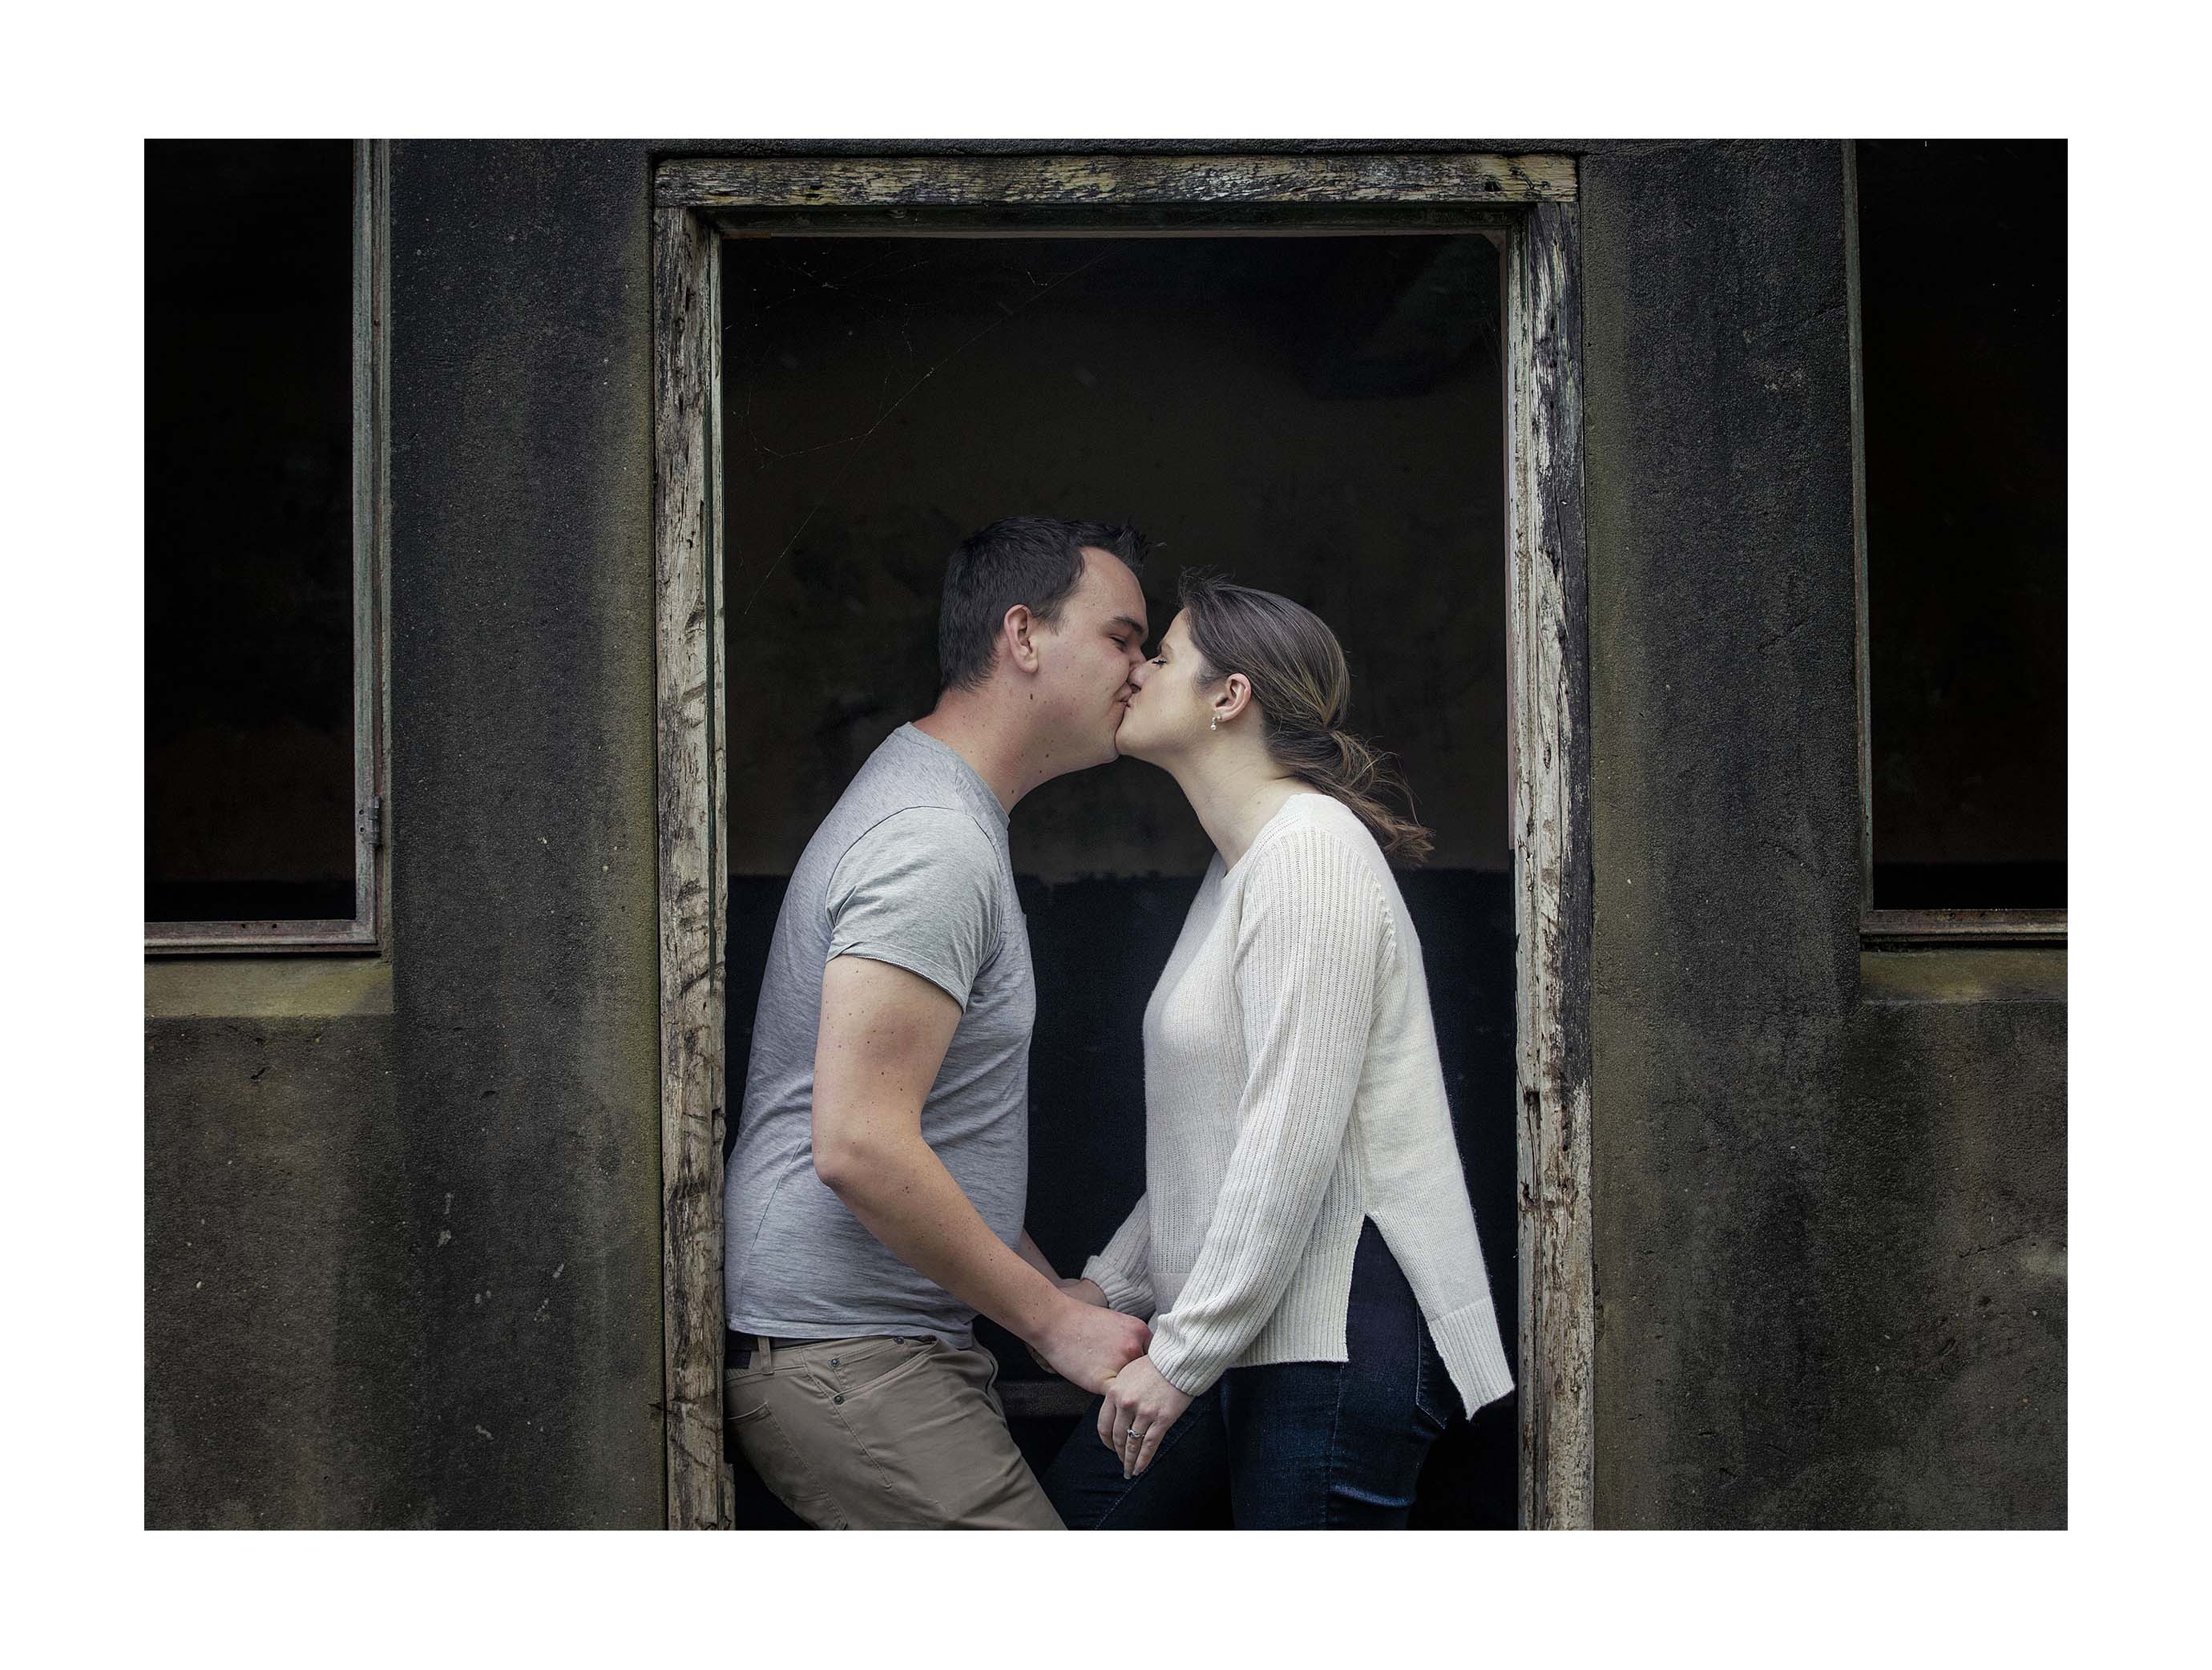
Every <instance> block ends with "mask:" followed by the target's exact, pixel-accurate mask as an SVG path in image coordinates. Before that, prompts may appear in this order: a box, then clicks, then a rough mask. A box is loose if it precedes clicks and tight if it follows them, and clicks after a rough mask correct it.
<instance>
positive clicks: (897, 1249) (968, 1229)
mask: <svg viewBox="0 0 2212 1670" xmlns="http://www.w3.org/2000/svg"><path fill="white" fill-rule="evenodd" d="M830 1187H831V1188H832V1189H833V1190H835V1191H836V1195H837V1198H838V1199H841V1200H842V1201H843V1202H844V1203H845V1205H846V1206H847V1208H848V1210H849V1211H850V1212H852V1214H853V1216H854V1217H855V1218H859V1219H860V1223H861V1224H862V1225H863V1226H864V1227H865V1228H866V1230H867V1231H868V1233H869V1234H871V1235H872V1236H875V1238H876V1239H877V1240H878V1241H880V1242H883V1243H884V1246H886V1247H888V1248H890V1250H891V1251H892V1252H893V1253H895V1254H897V1255H898V1257H899V1259H900V1260H902V1262H903V1263H905V1264H907V1265H908V1266H911V1267H912V1268H913V1269H915V1270H916V1271H919V1272H921V1274H922V1275H924V1276H927V1278H929V1279H930V1280H931V1281H933V1282H935V1283H936V1284H938V1285H939V1287H941V1288H943V1289H944V1290H945V1291H946V1292H948V1293H950V1294H951V1295H952V1296H953V1297H955V1298H957V1299H958V1300H960V1301H961V1303H963V1304H968V1305H972V1306H973V1307H975V1309H977V1310H979V1311H981V1313H982V1314H983V1315H986V1316H987V1317H989V1318H990V1319H991V1320H992V1321H994V1322H996V1323H997V1324H998V1325H999V1326H1000V1327H1002V1328H1005V1329H1006V1331H1007V1332H1008V1333H1012V1334H1013V1335H1015V1336H1016V1337H1017V1338H1018V1339H1024V1340H1026V1341H1029V1342H1030V1343H1032V1344H1034V1343H1036V1342H1037V1341H1039V1340H1041V1339H1043V1337H1044V1335H1045V1333H1046V1332H1047V1330H1048V1328H1049V1327H1051V1325H1052V1322H1053V1321H1054V1318H1055V1317H1056V1316H1057V1315H1059V1314H1060V1311H1061V1309H1063V1308H1064V1307H1066V1306H1067V1305H1069V1304H1072V1303H1074V1301H1073V1300H1071V1299H1070V1298H1069V1297H1067V1296H1066V1294H1064V1293H1062V1292H1061V1291H1060V1288H1059V1287H1058V1286H1057V1285H1056V1284H1055V1283H1054V1280H1053V1278H1051V1277H1050V1276H1049V1275H1048V1273H1047V1271H1048V1269H1049V1266H1045V1268H1044V1269H1039V1268H1037V1267H1036V1266H1033V1265H1032V1264H1031V1263H1030V1260H1028V1259H1026V1258H1025V1257H1024V1256H1023V1254H1019V1253H1017V1252H1016V1251H1014V1250H1013V1249H1012V1248H1010V1247H1008V1246H1007V1245H1006V1242H1003V1241H1001V1240H1000V1239H999V1237H998V1236H995V1235H994V1234H993V1233H992V1232H991V1227H990V1225H989V1224H986V1223H984V1221H983V1216H982V1214H981V1212H977V1211H976V1210H975V1205H974V1204H973V1203H972V1202H970V1201H969V1199H968V1197H967V1196H966V1195H965V1194H963V1193H961V1191H960V1185H959V1184H957V1182H955V1181H953V1180H952V1174H951V1172H949V1171H947V1170H946V1169H945V1163H944V1162H943V1161H942V1160H940V1159H939V1158H938V1157H937V1156H936V1155H935V1154H933V1152H931V1151H930V1147H929V1145H928V1144H927V1143H926V1142H924V1141H923V1140H922V1139H921V1138H920V1137H919V1136H916V1137H913V1138H905V1137H885V1138H884V1139H881V1140H879V1141H877V1142H873V1143H871V1144H869V1145H868V1146H867V1148H866V1150H865V1151H863V1152H860V1153H858V1154H855V1155H853V1156H851V1157H849V1158H848V1160H847V1161H846V1162H844V1163H842V1164H841V1166H840V1167H839V1169H838V1173H837V1175H836V1178H835V1179H834V1181H831V1182H830ZM1026 1239H1027V1236H1026V1234H1025V1235H1024V1240H1026ZM1030 1244H1031V1245H1032V1246H1033V1245H1034V1244H1035V1243H1034V1242H1032V1243H1030ZM1038 1257H1039V1258H1042V1257H1043V1254H1042V1253H1040V1254H1038Z"/></svg>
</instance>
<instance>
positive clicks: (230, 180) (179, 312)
mask: <svg viewBox="0 0 2212 1670" xmlns="http://www.w3.org/2000/svg"><path fill="white" fill-rule="evenodd" d="M352 201H353V148H352V146H351V145H350V144H349V143H347V142H344V141H313V142H303V141H265V142H264V141H257V142H250V143H239V142H190V143H179V142H149V143H148V145H147V147H146V215H147V240H146V915H147V919H148V920H150V921H205V920H226V919H234V920H240V919H249V918H260V919H270V918H287V917H307V918H339V919H346V918H350V917H351V916H352V915H353V914H354V864H353V841H354V835H353V829H354V816H353V815H354V762H353V521H352V517H353V509H352V506H353V484H352V458H353V434H352V377H353V222H352Z"/></svg>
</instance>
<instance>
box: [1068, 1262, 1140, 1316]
mask: <svg viewBox="0 0 2212 1670" xmlns="http://www.w3.org/2000/svg"><path fill="white" fill-rule="evenodd" d="M1083 1278H1084V1279H1085V1281H1094V1282H1097V1284H1098V1286H1099V1290H1100V1291H1102V1292H1103V1293H1104V1294H1105V1296H1106V1303H1108V1304H1109V1306H1111V1307H1112V1308H1113V1309H1115V1310H1120V1311H1126V1312H1127V1314H1128V1315H1132V1316H1143V1315H1146V1314H1147V1313H1148V1312H1149V1311H1150V1310H1151V1309H1152V1281H1151V1279H1150V1278H1149V1277H1146V1276H1140V1275H1133V1274H1132V1273H1130V1272H1128V1271H1126V1270H1116V1269H1115V1268H1114V1266H1111V1265H1109V1264H1108V1263H1107V1262H1106V1261H1105V1260H1103V1259H1102V1258H1100V1257H1099V1256H1098V1255H1097V1254H1095V1253H1094V1254H1091V1260H1090V1261H1089V1262H1088V1263H1087V1264H1085V1266H1083Z"/></svg>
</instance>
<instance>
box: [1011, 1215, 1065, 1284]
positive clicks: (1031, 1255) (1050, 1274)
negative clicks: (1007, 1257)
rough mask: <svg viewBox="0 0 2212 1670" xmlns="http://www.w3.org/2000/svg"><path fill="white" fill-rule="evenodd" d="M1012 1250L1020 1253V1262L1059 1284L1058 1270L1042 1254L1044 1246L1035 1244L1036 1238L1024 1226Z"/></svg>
mask: <svg viewBox="0 0 2212 1670" xmlns="http://www.w3.org/2000/svg"><path fill="white" fill-rule="evenodd" d="M1014 1250H1015V1251H1016V1252H1018V1253H1019V1254H1021V1255H1022V1262H1023V1263H1024V1264H1026V1265H1028V1266H1029V1267H1030V1269H1032V1270H1034V1271H1036V1272H1037V1274H1039V1275H1040V1276H1042V1277H1043V1278H1045V1279H1046V1280H1047V1281H1048V1282H1050V1283H1051V1284H1053V1285H1054V1286H1055V1287H1057V1286H1059V1285H1060V1272H1059V1271H1057V1270H1055V1269H1054V1268H1053V1267H1052V1260H1050V1259H1048V1258H1047V1257H1046V1256H1045V1255H1044V1248H1042V1247H1040V1246H1038V1245H1037V1244H1036V1237H1035V1236H1032V1235H1030V1232H1029V1230H1027V1229H1026V1228H1024V1230H1022V1238H1021V1242H1020V1243H1019V1244H1018V1246H1017V1247H1016V1248H1014Z"/></svg>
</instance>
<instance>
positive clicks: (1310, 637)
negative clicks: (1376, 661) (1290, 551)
mask: <svg viewBox="0 0 2212 1670" xmlns="http://www.w3.org/2000/svg"><path fill="white" fill-rule="evenodd" d="M1181 592H1182V595H1181V598H1180V601H1181V603H1182V610H1183V613H1184V614H1185V615H1186V616H1188V618H1189V623H1190V639H1191V642H1192V643H1193V644H1194V645H1196V646H1197V648H1198V653H1199V657H1200V659H1201V660H1202V661H1203V662H1204V663H1205V665H1203V666H1202V667H1200V670H1199V682H1200V683H1205V684H1211V683H1214V682H1216V681H1217V680H1219V679H1222V678H1226V677H1228V676H1229V675H1230V674H1231V673H1232V672H1241V673H1243V675H1244V677H1246V678H1248V679H1249V680H1250V681H1251V684H1252V699H1253V701H1255V702H1256V703H1258V704H1259V708H1260V715H1261V720H1263V721H1264V728H1263V729H1262V731H1261V736H1262V738H1264V739H1265V741H1266V743H1267V752H1268V753H1269V754H1271V755H1272V756H1274V758H1275V760H1276V762H1278V763H1279V764H1280V765H1282V766H1283V767H1285V768H1286V769H1288V770H1289V771H1291V773H1293V774H1296V775H1297V776H1298V777H1300V778H1302V779H1304V780H1305V781H1307V782H1309V783H1311V784H1312V785H1313V786H1315V787H1316V788H1317V789H1319V790H1320V791H1321V792H1322V793H1324V794H1327V795H1330V796H1333V797H1334V799H1339V800H1341V801H1342V802H1343V803H1344V804H1345V805H1347V806H1349V807H1350V808H1351V809H1352V811H1354V812H1355V813H1357V814H1358V817H1359V820H1360V822H1361V823H1364V824H1366V825H1367V827H1368V829H1370V831H1371V832H1372V833H1373V835H1374V836H1375V839H1376V841H1377V842H1378V843H1379V844H1380V845H1381V847H1382V848H1383V851H1384V852H1386V853H1389V855H1390V856H1391V857H1393V858H1398V859H1405V860H1406V861H1407V862H1408V863H1412V864H1419V862H1420V861H1421V860H1422V859H1425V858H1426V857H1428V855H1429V853H1430V851H1431V847H1432V843H1431V841H1430V838H1429V832H1428V831H1427V830H1426V829H1423V828H1422V827H1421V826H1420V825H1419V823H1415V822H1414V821H1413V797H1412V795H1411V794H1410V793H1409V792H1407V787H1406V784H1405V780H1404V779H1402V778H1401V777H1400V776H1399V774H1397V772H1396V770H1395V769H1394V768H1393V767H1392V765H1391V763H1390V756H1389V755H1387V754H1380V753H1377V752H1376V750H1374V749H1372V748H1370V747H1369V746H1368V744H1366V743H1364V742H1363V741H1362V740H1361V739H1360V738H1358V737H1355V736H1353V735H1352V733H1351V732H1347V731H1346V730H1345V729H1344V721H1345V718H1346V710H1347V709H1348V708H1349V707H1350V706H1351V702H1352V670H1351V668H1350V667H1348V666H1346V665H1345V659H1344V650H1343V648H1342V647H1341V646H1340V645H1339V644H1338V643H1337V641H1336V634H1334V632H1331V631H1330V630H1329V629H1328V622H1325V621H1323V620H1322V618H1321V616H1318V615H1316V614H1315V613H1314V612H1313V611H1312V610H1310V609H1306V608H1304V607H1302V606H1300V605H1299V604H1295V603H1292V602H1291V600H1290V599H1289V598H1285V597H1279V596H1277V595H1276V594H1275V593H1274V592H1261V591H1256V590H1255V589H1254V588H1253V587H1251V586H1237V585H1233V584H1231V582H1230V581H1228V580H1225V579H1223V578H1221V577H1220V576H1219V575H1218V574H1210V573H1207V572H1206V571H1204V570H1200V569H1188V568H1187V569H1185V570H1184V571H1183V574H1182V587H1181ZM1385 797H1388V799H1385ZM1393 800H1398V801H1403V802H1404V804H1405V806H1406V815H1405V816H1403V817H1401V816H1400V815H1399V814H1398V812H1397V811H1395V809H1394V808H1393V806H1392V805H1391V804H1390V801H1393Z"/></svg>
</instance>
